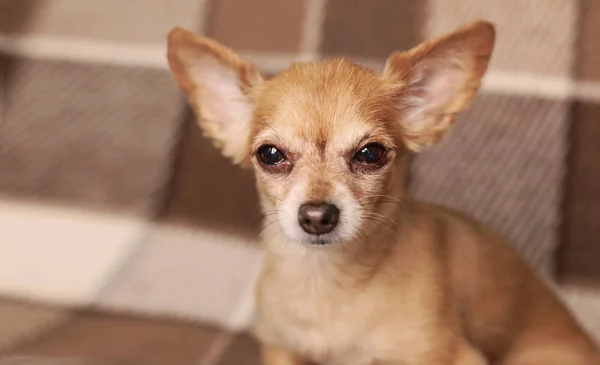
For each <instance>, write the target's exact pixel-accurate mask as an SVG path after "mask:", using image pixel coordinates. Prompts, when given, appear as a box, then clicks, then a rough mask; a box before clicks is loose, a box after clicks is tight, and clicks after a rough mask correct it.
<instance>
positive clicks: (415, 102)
mask: <svg viewBox="0 0 600 365" xmlns="http://www.w3.org/2000/svg"><path fill="white" fill-rule="evenodd" d="M467 77H468V74H467V72H466V71H465V70H463V69H462V68H461V67H460V66H459V65H458V64H456V63H455V62H439V63H438V62H435V63H433V64H431V63H430V62H427V63H424V64H421V65H417V67H416V68H415V70H414V71H413V74H412V80H410V81H409V84H408V86H407V88H408V90H407V91H408V92H407V95H406V99H405V103H406V104H405V105H406V109H407V110H406V113H407V115H405V118H407V119H408V121H409V122H411V123H419V122H420V121H422V120H423V119H426V118H427V117H435V116H437V115H439V114H443V113H444V107H446V106H447V105H448V104H449V103H451V102H452V100H453V98H454V97H455V96H456V95H457V94H458V93H459V92H460V90H461V88H462V87H463V85H464V84H465V81H466V78H467Z"/></svg>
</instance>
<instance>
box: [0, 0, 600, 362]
mask: <svg viewBox="0 0 600 365" xmlns="http://www.w3.org/2000/svg"><path fill="white" fill-rule="evenodd" d="M476 19H487V20H490V21H492V22H494V23H495V24H496V26H497V31H498V39H497V47H496V51H495V54H494V57H493V59H492V62H491V66H490V70H489V73H488V75H487V76H486V78H485V81H484V86H483V90H482V92H481V95H480V96H479V97H478V98H477V100H476V102H475V104H474V106H473V107H472V108H471V109H470V110H469V111H468V112H467V113H466V114H465V115H463V116H461V118H460V119H459V122H458V123H457V125H456V128H455V129H454V130H453V131H452V132H451V133H450V135H449V136H448V138H446V140H445V141H444V142H443V143H441V144H440V145H439V146H436V147H433V148H430V149H428V150H426V151H425V152H424V153H423V154H421V155H419V156H417V157H416V158H415V159H414V160H413V161H412V163H411V167H410V176H409V189H410V190H411V192H412V193H413V194H414V195H415V196H417V197H419V198H421V199H424V200H428V201H434V202H438V203H442V204H445V205H448V206H451V207H454V208H457V209H460V210H462V211H465V212H466V213H469V214H471V215H472V216H474V217H476V218H478V219H479V220H480V221H482V222H484V223H486V224H488V225H490V226H491V227H493V228H494V229H496V230H497V231H499V232H500V233H501V234H503V235H505V236H506V237H507V238H508V239H509V240H510V242H511V243H512V244H514V247H515V248H516V249H517V250H518V251H519V252H520V253H522V255H523V256H524V257H526V258H527V259H528V260H529V261H530V262H531V264H532V265H533V266H534V267H535V268H536V269H537V270H539V272H540V273H542V275H544V277H545V278H547V279H548V280H549V281H551V282H552V283H554V284H555V287H556V290H557V291H558V292H559V293H560V294H561V295H562V296H563V298H564V299H565V301H567V302H568V303H569V305H570V306H571V307H572V308H573V311H574V312H575V313H576V315H577V316H578V317H579V318H580V319H581V321H582V323H583V324H584V325H585V326H586V327H587V328H588V329H589V330H590V331H591V332H592V333H594V334H596V335H597V336H598V338H600V238H599V237H600V42H598V39H599V38H600V1H597V0H552V1H549V0H528V1H523V0H503V1H496V0H453V1H448V0H424V1H418V0H368V1H367V0H363V1H350V0H285V1H282V0H252V1H249V0H210V1H209V0H127V1H120V0H86V1H82V0H0V354H1V355H4V359H3V360H0V364H1V365H8V364H30V365H33V364H36V365H37V364H40V365H41V364H72V365H75V364H100V363H101V364H132V365H137V364H139V365H196V364H202V365H226V364H231V365H233V364H256V363H257V361H258V360H257V346H256V344H255V342H254V340H253V339H252V338H251V337H249V336H248V335H247V334H245V329H246V328H247V326H248V324H249V323H250V321H251V319H252V312H253V307H252V306H253V301H252V295H253V282H254V280H255V278H256V274H257V272H258V268H259V265H260V262H261V253H260V251H259V250H258V248H257V245H256V240H257V235H258V232H259V222H260V213H259V210H258V207H257V203H256V193H255V191H254V181H253V177H252V176H251V174H250V173H249V172H248V171H243V170H241V169H238V168H235V167H233V166H231V165H230V164H229V162H228V161H226V160H224V159H223V158H222V157H220V156H219V154H218V152H217V151H216V150H215V149H214V148H213V147H212V145H211V143H209V142H208V141H206V140H205V139H204V138H203V137H202V135H201V133H200V131H199V129H198V127H197V126H196V124H195V122H194V120H193V116H192V115H191V112H190V110H189V109H188V107H187V106H186V104H185V102H184V100H183V99H182V96H181V94H180V93H179V91H178V89H177V86H176V84H175V82H174V80H173V79H172V77H171V75H170V73H169V71H168V69H167V65H166V62H165V44H166V34H167V32H168V31H169V30H170V29H171V28H172V27H174V26H183V27H187V28H189V29H192V30H195V31H197V32H198V33H203V34H206V35H209V36H211V37H214V38H216V39H217V40H219V41H221V42H223V43H225V44H227V45H228V46H230V47H232V48H234V49H235V50H237V51H239V52H241V53H242V54H243V55H244V56H246V57H247V58H248V59H250V60H252V61H253V62H255V64H256V65H257V66H258V67H259V68H260V69H261V70H262V71H263V72H264V73H265V74H267V75H271V74H273V73H276V72H277V71H279V70H281V69H283V68H285V67H287V66H288V65H289V64H290V63H292V62H294V61H298V60H312V59H318V58H321V57H333V56H338V55H346V56H350V58H351V59H353V60H355V61H356V62H358V63H361V64H365V65H369V66H372V67H375V68H381V67H382V65H383V62H384V60H385V58H386V56H387V55H388V54H390V53H391V52H392V51H394V50H399V49H408V48H410V47H412V46H414V45H416V44H417V43H418V42H419V41H421V40H424V39H426V38H430V37H433V36H437V35H441V34H443V33H445V32H448V31H451V30H452V29H454V28H456V27H458V26H460V25H463V24H465V23H468V22H470V21H472V20H476ZM1 355H0V356H1Z"/></svg>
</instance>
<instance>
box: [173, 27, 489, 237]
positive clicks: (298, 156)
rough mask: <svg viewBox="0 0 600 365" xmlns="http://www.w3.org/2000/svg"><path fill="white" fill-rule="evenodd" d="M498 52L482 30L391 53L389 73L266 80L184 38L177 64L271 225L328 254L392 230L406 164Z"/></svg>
mask: <svg viewBox="0 0 600 365" xmlns="http://www.w3.org/2000/svg"><path fill="white" fill-rule="evenodd" d="M493 43H494V29H493V27H492V26H491V25H490V24H489V23H484V22H479V23H475V24H473V25H470V26H468V27H465V28H462V29H460V30H458V31H456V32H454V33H451V34H449V35H447V36H445V37H442V38H439V39H436V40H433V41H430V42H427V43H424V44H422V45H420V46H418V47H416V48H415V49H413V50H410V51H408V52H396V53H394V54H392V55H391V56H390V57H389V58H388V61H387V64H386V67H385V70H384V72H383V73H382V74H379V73H376V72H374V71H372V70H369V69H366V68H363V67H361V66H358V65H355V64H353V63H351V62H349V61H347V60H345V59H337V60H330V61H320V62H315V63H303V64H296V65H294V66H292V67H291V68H290V69H288V70H286V71H284V72H282V73H280V74H278V75H276V76H275V77H273V78H272V79H270V80H267V81H265V80H263V78H262V77H261V76H260V74H259V73H258V72H257V71H256V69H255V68H254V67H253V66H252V65H251V64H250V63H248V62H246V61H244V60H242V59H240V58H239V57H238V56H237V55H236V54H235V53H233V52H232V51H231V50H229V49H227V48H225V47H224V46H222V45H220V44H218V43H216V42H215V41H213V40H210V39H208V38H200V37H197V36H195V35H193V34H192V33H190V32H188V31H185V30H182V29H176V30H174V31H172V32H171V34H170V36H169V64H170V67H171V69H172V71H173V73H174V75H175V77H176V79H177V80H178V82H179V84H180V86H181V88H182V89H183V91H184V92H185V93H186V95H187V97H188V100H189V101H190V103H191V105H192V106H193V107H194V109H195V111H196V113H197V114H198V116H199V121H200V125H201V126H202V128H203V129H204V131H205V133H206V134H207V135H208V136H210V137H211V138H212V139H213V140H214V141H215V143H216V145H217V146H218V147H219V148H220V149H221V151H222V152H223V154H224V155H225V156H227V157H229V158H231V159H232V160H233V161H234V162H235V163H240V164H244V165H251V166H253V168H254V170H255V173H256V177H257V181H258V188H259V191H260V193H261V197H262V202H263V209H264V210H265V215H266V216H267V217H270V219H271V220H273V222H272V223H273V224H277V225H278V226H279V228H280V229H281V230H282V231H283V233H284V234H285V236H287V238H288V239H289V240H292V241H297V242H306V243H313V244H328V243H334V242H338V241H345V240H350V239H354V238H356V237H358V236H360V235H364V234H368V233H369V231H370V230H372V229H376V228H377V227H378V226H380V225H382V224H386V220H387V219H388V215H389V214H390V212H391V211H392V210H393V208H394V207H395V206H396V205H397V204H399V202H398V201H397V199H398V198H399V197H398V196H390V192H391V190H392V188H393V186H397V180H398V179H399V178H401V176H402V171H401V170H402V169H401V166H402V164H401V163H398V162H399V161H401V160H402V159H403V157H404V156H405V155H406V154H407V153H409V152H411V151H418V150H419V149H420V148H421V147H422V146H424V145H427V144H432V143H434V142H437V141H438V140H439V139H440V138H441V136H442V135H443V134H444V132H445V131H446V129H447V128H448V127H449V126H450V125H451V124H452V123H453V122H454V120H455V116H456V115H457V114H458V113H459V112H461V111H463V110H464V109H465V108H466V107H467V106H468V105H469V104H470V102H471V100H472V99H473V97H474V95H475V93H476V91H477V90H478V88H479V85H480V81H481V77H482V76H483V74H484V72H485V70H486V68H487V64H488V60H489V57H490V54H491V51H492V48H493ZM273 218H275V219H273Z"/></svg>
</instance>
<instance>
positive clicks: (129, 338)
mask: <svg viewBox="0 0 600 365" xmlns="http://www.w3.org/2000/svg"><path fill="white" fill-rule="evenodd" d="M218 333H219V331H218V330H216V329H214V328H212V327H204V326H199V325H192V324H186V323H179V322H175V321H169V320H147V319H139V318H132V317H126V316H116V315H109V314H102V313H87V314H81V315H79V316H77V317H75V318H74V319H72V320H71V321H70V322H69V323H68V324H65V325H64V326H62V327H60V328H57V330H56V331H53V332H51V333H48V334H47V335H45V336H42V337H40V338H38V339H36V340H34V341H31V342H30V343H27V344H24V345H23V346H21V347H19V348H17V349H15V350H14V351H12V355H18V354H23V355H24V354H26V355H31V356H47V357H75V358H89V359H98V360H104V361H122V362H124V363H127V364H139V365H165V364H168V365H190V364H194V363H196V361H197V360H198V359H199V358H200V357H201V356H202V354H204V353H205V351H206V350H207V349H208V348H209V346H210V344H211V341H212V340H213V338H214V337H215V336H216V335H217V334H218Z"/></svg>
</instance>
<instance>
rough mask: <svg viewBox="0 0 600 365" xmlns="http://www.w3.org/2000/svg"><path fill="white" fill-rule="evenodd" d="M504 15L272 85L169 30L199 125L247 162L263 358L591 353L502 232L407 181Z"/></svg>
mask: <svg viewBox="0 0 600 365" xmlns="http://www.w3.org/2000/svg"><path fill="white" fill-rule="evenodd" d="M494 36H495V32H494V27H493V26H492V25H491V24H489V23H486V22H477V23H474V24H472V25H469V26H467V27H464V28H462V29H459V30H457V31H456V32H454V33H451V34H449V35H447V36H444V37H441V38H438V39H435V40H432V41H429V42H426V43H423V44H421V45H419V46H418V47H416V48H414V49H412V50H410V51H408V52H396V53H394V54H392V55H391V56H390V57H389V59H388V61H387V64H386V67H385V71H384V72H383V74H378V73H376V72H374V71H372V70H369V69H366V68H363V67H360V66H358V65H356V64H353V63H351V62H350V61H347V60H346V59H335V60H328V61H320V62H310V63H300V64H295V65H293V66H292V67H291V68H290V69H288V70H287V71H284V72H282V73H280V74H278V75H277V76H275V77H274V78H272V79H270V80H268V81H265V80H263V78H262V77H261V76H260V74H259V73H258V72H257V71H256V69H255V68H254V67H253V66H252V65H251V64H250V63H248V62H246V61H244V60H242V59H240V58H239V57H238V56H237V55H236V54H235V53H234V52H232V51H231V50H229V49H227V48H225V47H224V46H222V45H220V44H218V43H216V42H215V41H213V40H211V39H208V38H201V37H197V36H195V35H194V34H192V33H190V32H189V31H186V30H183V29H174V30H173V31H172V32H171V34H170V35H169V52H168V58H169V64H170V67H171V70H172V71H173V73H174V75H175V77H176V79H177V81H178V82H179V84H180V86H181V88H182V89H183V91H184V92H185V94H186V95H187V97H188V100H189V101H190V103H191V105H192V106H193V108H194V109H195V111H196V113H197V114H198V116H199V122H200V125H201V126H202V128H203V129H204V131H205V133H206V134H207V135H208V136H210V137H211V138H212V139H213V140H214V141H215V142H216V145H217V146H218V147H219V148H220V149H221V151H222V152H223V154H224V155H225V156H227V157H229V158H231V159H232V160H233V161H234V162H235V163H238V164H243V165H247V166H253V168H254V171H255V175H256V180H257V185H258V190H259V193H260V200H261V206H262V209H263V211H264V214H265V228H264V232H263V234H262V241H263V243H264V245H265V247H266V261H265V264H264V268H263V272H262V276H261V279H260V282H259V286H258V297H257V300H258V313H257V320H256V326H255V333H256V335H257V336H258V338H259V339H260V340H261V342H262V343H263V345H264V357H263V360H264V363H265V364H266V365H293V364H296V365H299V364H305V363H308V362H317V363H323V364H340V365H374V364H379V365H383V364H388V365H395V364H398V365H400V364H406V365H482V364H488V363H489V364H505V365H596V364H600V362H599V361H598V354H597V350H596V348H595V345H594V344H593V342H592V341H591V339H590V338H588V336H587V335H586V334H585V333H584V332H583V330H582V329H581V328H580V327H579V326H578V325H577V323H576V322H575V321H574V320H573V319H572V317H571V315H570V313H569V312H568V310H567V309H566V308H565V307H564V306H563V305H562V304H561V303H560V302H559V300H558V299H557V298H556V297H555V296H554V295H553V293H552V292H551V290H549V289H548V288H547V287H546V286H545V285H544V284H543V283H542V281H541V280H540V279H539V278H538V277H537V276H536V274H535V273H534V272H533V271H532V270H531V269H530V268H529V267H528V266H527V265H526V264H525V263H524V262H523V260H522V259H521V258H519V256H517V255H516V254H515V253H514V252H513V251H512V250H511V249H509V247H508V246H507V245H506V244H505V243H504V242H503V241H502V240H501V239H500V238H498V237H497V236H496V235H494V234H493V233H491V232H489V231H488V230H486V229H485V228H483V227H481V226H480V225H478V224H477V223H475V222H473V221H472V220H469V219H468V218H465V217H463V216H461V215H459V214H457V213H455V212H451V211H449V210H447V209H444V208H441V207H436V206H431V205H426V204H422V203H417V202H414V201H412V200H410V199H409V197H407V196H406V195H405V193H404V191H403V187H402V181H403V174H404V167H405V161H406V157H407V156H408V154H409V153H411V152H416V151H418V150H419V149H420V148H422V147H423V146H425V145H429V144H432V143H435V142H437V141H438V140H440V138H441V137H442V136H443V135H444V133H445V132H446V130H447V129H448V128H449V127H450V126H451V125H452V124H453V123H454V121H455V118H456V115H457V114H458V113H460V112H462V111H463V110H464V109H465V108H466V107H467V106H468V105H469V104H470V103H471V101H472V99H473V98H474V96H475V94H476V92H477V90H478V89H479V86H480V82H481V78H482V77H483V75H484V73H485V71H486V68H487V65H488V61H489V59H490V55H491V53H492V49H493V44H494Z"/></svg>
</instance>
